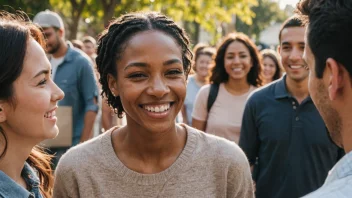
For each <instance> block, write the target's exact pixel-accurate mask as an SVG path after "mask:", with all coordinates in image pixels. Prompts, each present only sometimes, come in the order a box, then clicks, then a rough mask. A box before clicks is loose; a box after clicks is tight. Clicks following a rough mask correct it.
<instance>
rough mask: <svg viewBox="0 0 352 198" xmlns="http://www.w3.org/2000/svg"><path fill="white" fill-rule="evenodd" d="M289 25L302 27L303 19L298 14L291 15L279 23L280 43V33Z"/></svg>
mask: <svg viewBox="0 0 352 198" xmlns="http://www.w3.org/2000/svg"><path fill="white" fill-rule="evenodd" d="M289 27H304V23H303V20H302V19H301V18H300V17H299V16H298V15H293V16H291V17H290V18H288V19H286V21H285V22H284V23H283V24H282V25H281V28H280V32H279V41H280V45H281V34H282V31H283V30H284V29H285V28H289Z"/></svg>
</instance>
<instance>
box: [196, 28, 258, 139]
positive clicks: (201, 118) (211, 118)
mask: <svg viewBox="0 0 352 198" xmlns="http://www.w3.org/2000/svg"><path fill="white" fill-rule="evenodd" d="M260 60H261V59H260V55H259V52H258V50H257V47H256V46H255V44H254V43H253V42H252V40H251V39H250V38H249V37H248V36H247V35H245V34H243V33H233V34H229V35H228V36H227V37H225V39H224V40H223V42H222V43H221V45H220V47H219V48H218V50H217V53H216V57H215V66H214V68H213V70H212V75H211V77H210V81H211V82H212V85H206V86H203V87H202V88H201V89H200V91H199V92H198V95H197V97H196V101H195V103H194V108H193V113H192V117H193V120H192V126H193V127H195V128H197V129H199V130H201V131H205V132H206V133H210V134H214V135H217V136H220V137H224V138H226V139H228V140H231V141H234V142H236V143H238V140H239V136H240V130H241V122H242V114H243V110H244V106H245V103H246V101H247V97H248V95H249V94H250V93H251V92H252V91H253V90H255V89H256V88H257V87H259V86H261V84H262V79H261V62H260ZM214 90H215V91H214ZM209 97H213V104H212V105H209Z"/></svg>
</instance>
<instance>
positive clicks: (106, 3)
mask: <svg viewBox="0 0 352 198" xmlns="http://www.w3.org/2000/svg"><path fill="white" fill-rule="evenodd" d="M100 1H101V3H102V4H103V10H104V27H108V25H109V22H110V20H111V19H112V17H113V16H114V13H115V7H116V5H117V4H120V3H121V0H100Z"/></svg>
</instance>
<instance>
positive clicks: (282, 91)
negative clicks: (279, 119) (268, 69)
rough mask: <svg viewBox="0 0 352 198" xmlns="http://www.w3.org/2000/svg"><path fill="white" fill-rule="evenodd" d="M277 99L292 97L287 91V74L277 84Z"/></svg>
mask: <svg viewBox="0 0 352 198" xmlns="http://www.w3.org/2000/svg"><path fill="white" fill-rule="evenodd" d="M274 95H275V99H281V98H288V97H290V94H289V93H288V92H287V89H286V74H285V75H284V76H282V77H281V78H280V80H278V82H277V83H276V85H275V93H274Z"/></svg>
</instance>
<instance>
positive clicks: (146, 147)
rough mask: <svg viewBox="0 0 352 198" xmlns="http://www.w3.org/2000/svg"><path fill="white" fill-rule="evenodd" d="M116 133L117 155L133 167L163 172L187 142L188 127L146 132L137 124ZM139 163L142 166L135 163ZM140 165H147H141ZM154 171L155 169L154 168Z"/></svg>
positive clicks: (115, 145)
mask: <svg viewBox="0 0 352 198" xmlns="http://www.w3.org/2000/svg"><path fill="white" fill-rule="evenodd" d="M129 121H131V120H130V119H127V125H126V126H125V127H122V128H120V129H118V131H117V132H115V133H113V135H112V139H113V145H114V149H115V152H116V154H117V156H118V158H119V159H120V160H121V161H122V162H123V163H124V164H125V165H126V166H127V167H128V168H130V169H132V170H135V171H137V172H142V173H151V172H150V170H157V171H155V172H160V171H161V170H164V169H166V168H168V167H169V166H171V165H172V163H173V162H174V161H175V160H176V159H177V157H178V156H179V155H180V153H181V152H182V150H183V148H184V146H185V144H186V139H187V138H186V134H187V133H186V130H185V128H183V127H181V126H178V125H174V126H171V127H170V128H169V129H168V130H166V131H164V132H158V133H155V132H150V131H146V130H145V129H144V128H142V127H141V126H140V125H138V124H137V123H135V122H133V121H132V122H133V124H131V122H130V124H129ZM136 163H138V164H139V165H138V166H137V165H135V164H136ZM140 164H144V165H145V166H144V168H145V169H144V168H141V166H140ZM152 172H153V171H152Z"/></svg>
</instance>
